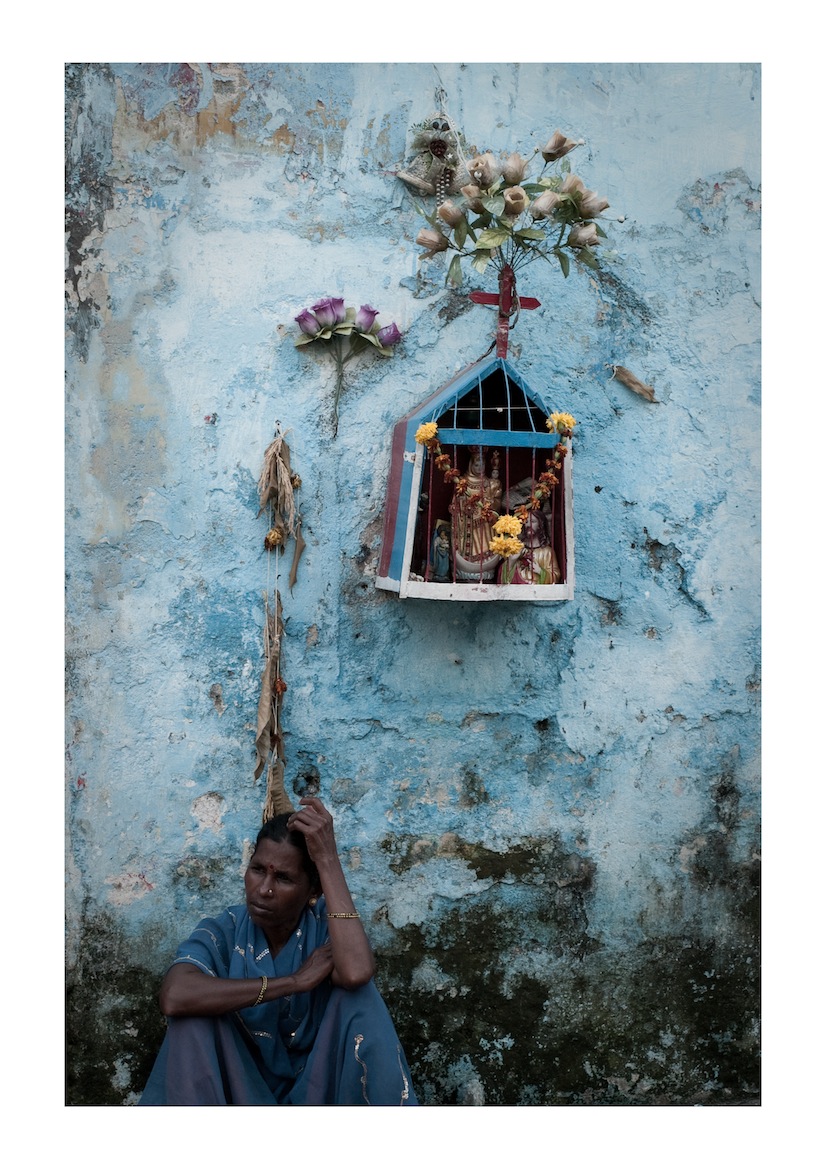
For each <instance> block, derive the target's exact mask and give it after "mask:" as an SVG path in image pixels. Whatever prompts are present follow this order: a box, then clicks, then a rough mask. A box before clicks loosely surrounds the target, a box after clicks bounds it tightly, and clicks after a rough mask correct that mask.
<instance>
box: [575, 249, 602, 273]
mask: <svg viewBox="0 0 826 1169" xmlns="http://www.w3.org/2000/svg"><path fill="white" fill-rule="evenodd" d="M578 258H579V260H580V262H581V263H583V264H584V265H585V267H586V268H598V267H599V260H598V259H597V258H596V256H595V255H594V253H593V252H592V251H591V250H590V249H589V248H580V249H579V257H578Z"/></svg>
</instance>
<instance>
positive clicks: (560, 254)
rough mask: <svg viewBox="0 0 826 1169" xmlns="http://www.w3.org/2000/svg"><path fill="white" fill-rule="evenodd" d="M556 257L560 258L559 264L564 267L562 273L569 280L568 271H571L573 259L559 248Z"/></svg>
mask: <svg viewBox="0 0 826 1169" xmlns="http://www.w3.org/2000/svg"><path fill="white" fill-rule="evenodd" d="M556 258H557V260H559V266H560V268H561V269H562V275H563V276H564V277H565V279H566V280H567V278H568V273H569V272H570V271H571V261H570V260H569V259H568V257H567V256H566V255H565V253H564V252H561V251H559V250H557V252H556Z"/></svg>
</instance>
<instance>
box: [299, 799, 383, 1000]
mask: <svg viewBox="0 0 826 1169" xmlns="http://www.w3.org/2000/svg"><path fill="white" fill-rule="evenodd" d="M300 803H301V805H302V806H301V807H300V808H299V810H298V811H297V812H295V813H294V814H293V815H292V816H291V817H290V820H289V822H288V825H287V827H288V828H289V829H290V831H295V832H300V833H302V835H303V836H304V839H305V840H306V842H307V851H308V852H309V854H310V859H311V860H312V862H313V864H314V865H315V867H316V868H317V869H318V876H319V880H320V881H321V891H322V892H323V894H324V900H325V902H326V904H327V927H328V929H329V931H330V944H331V946H332V953H333V971H332V974H331V981H332V982H333V983H334V984H335V985H336V986H343V987H344V988H345V989H347V990H354V989H355V988H356V987H358V986H363V985H364V983H365V982H369V981H370V979H371V978H372V977H373V975H374V974H375V972H376V963H375V959H374V958H373V951H372V950H371V948H370V943H369V941H368V940H367V935H366V934H365V932H364V929H363V927H362V924H361V919H360V918H359V916H358V914H357V913H356V907H355V905H354V904H353V898H352V897H351V896H350V890H349V888H348V887H347V879H346V877H345V876H344V870H343V869H342V867H341V861H340V860H339V856H338V850H337V849H336V838H335V832H334V830H333V817H332V816H331V815H330V813H329V812H328V811H327V809H326V808H325V807H324V805H323V804H322V802H321V800H319V799H318V798H317V797H316V796H305V797H303V798H302V799H301V801H300Z"/></svg>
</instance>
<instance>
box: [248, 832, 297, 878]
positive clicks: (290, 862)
mask: <svg viewBox="0 0 826 1169" xmlns="http://www.w3.org/2000/svg"><path fill="white" fill-rule="evenodd" d="M251 860H254V861H255V863H256V864H259V865H263V866H264V868H266V869H267V871H268V872H270V873H277V872H282V873H289V874H292V875H294V874H297V873H300V872H301V871H302V869H303V867H304V863H303V862H304V858H303V856H302V855H301V853H300V852H299V850H298V849H297V848H296V847H295V846H294V845H292V844H290V842H289V841H287V840H262V841H261V843H260V844H259V845H258V848H256V850H255V852H254V853H253V854H252V858H251Z"/></svg>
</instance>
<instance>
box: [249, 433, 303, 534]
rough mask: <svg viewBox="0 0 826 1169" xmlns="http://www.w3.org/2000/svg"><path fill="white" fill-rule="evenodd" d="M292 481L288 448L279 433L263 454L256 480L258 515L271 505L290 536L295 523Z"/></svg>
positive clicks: (293, 531)
mask: <svg viewBox="0 0 826 1169" xmlns="http://www.w3.org/2000/svg"><path fill="white" fill-rule="evenodd" d="M294 479H295V477H294V475H293V473H292V469H291V467H290V448H289V446H288V445H287V443H286V441H285V439H284V435H283V434H281V433H280V432H279V433H278V434H276V436H275V438H274V439H273V440H272V442H271V443H270V445H269V446H268V447H267V449H266V451H265V452H264V465H263V467H262V468H261V475H260V477H259V479H258V504H259V508H258V514H259V515H261V512H262V511H265V510H266V508H267V505H268V504H269V503H272V504H273V506H274V508H275V510H276V511H277V512H278V513H279V514H280V515H281V516H282V517H283V520H284V524H285V527H286V529H287V531H288V532H289V534H290V535H291V536H292V535H294V534H295V521H296V510H295V494H294V491H293V482H294Z"/></svg>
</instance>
